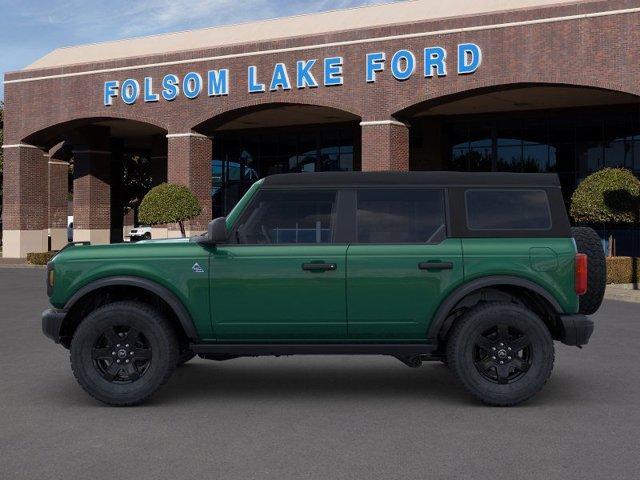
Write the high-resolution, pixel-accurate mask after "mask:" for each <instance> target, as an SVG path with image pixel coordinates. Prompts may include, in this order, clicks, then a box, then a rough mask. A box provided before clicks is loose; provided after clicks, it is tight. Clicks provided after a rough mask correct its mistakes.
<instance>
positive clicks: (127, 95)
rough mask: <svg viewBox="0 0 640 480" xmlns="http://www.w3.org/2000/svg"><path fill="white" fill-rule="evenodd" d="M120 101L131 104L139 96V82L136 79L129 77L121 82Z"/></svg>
mask: <svg viewBox="0 0 640 480" xmlns="http://www.w3.org/2000/svg"><path fill="white" fill-rule="evenodd" d="M120 95H121V96H122V101H123V102H124V103H126V104H127V105H133V104H134V103H136V100H138V97H139V96H140V84H139V83H138V81H137V80H134V79H133V78H129V79H127V80H125V81H124V82H122V89H121V90H120Z"/></svg>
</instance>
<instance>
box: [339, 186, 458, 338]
mask: <svg viewBox="0 0 640 480" xmlns="http://www.w3.org/2000/svg"><path fill="white" fill-rule="evenodd" d="M355 197H356V205H355V210H356V212H355V224H356V228H355V230H356V232H355V236H356V241H355V242H354V243H352V244H351V245H350V246H349V249H348V252H347V311H348V324H349V336H350V338H352V339H361V340H369V341H371V340H380V341H384V340H396V341H397V340H410V341H419V340H425V339H426V333H427V330H428V327H429V324H430V321H431V318H432V316H433V314H434V312H435V310H436V309H437V308H438V306H439V304H440V302H441V301H442V300H443V299H444V298H445V297H446V294H447V293H448V292H449V291H450V290H451V289H452V288H454V287H455V285H456V284H458V283H459V282H460V281H461V280H462V277H463V262H462V247H461V241H460V239H453V238H447V221H446V215H445V210H446V208H445V204H446V197H445V191H444V189H439V188H402V189H398V188H380V187H375V188H374V187H371V188H362V189H358V190H356V191H355Z"/></svg>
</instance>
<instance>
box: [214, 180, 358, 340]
mask: <svg viewBox="0 0 640 480" xmlns="http://www.w3.org/2000/svg"><path fill="white" fill-rule="evenodd" d="M337 197H338V195H337V192H336V190H324V189H318V190H312V191H309V190H305V191H296V190H291V189H287V190H269V189H263V190H260V191H259V192H258V193H257V194H256V197H255V198H254V199H253V200H252V202H251V204H250V205H248V206H247V208H246V210H245V212H244V213H243V215H242V216H241V217H240V218H239V220H238V222H237V224H236V225H234V227H233V230H232V237H233V238H232V241H233V242H234V243H231V244H228V245H218V246H217V247H216V248H215V249H214V251H213V253H212V256H211V287H210V288H211V312H212V320H213V329H214V334H215V336H216V338H218V339H219V340H223V341H224V340H227V341H232V340H250V341H262V340H265V341H268V340H272V341H296V340H306V341H314V340H318V341H322V340H330V339H336V338H341V337H345V336H346V335H347V324H346V320H347V319H346V299H345V288H346V285H345V282H346V251H347V245H346V243H345V244H338V243H337V242H336V228H335V225H336V221H337Z"/></svg>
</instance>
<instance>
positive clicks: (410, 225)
mask: <svg viewBox="0 0 640 480" xmlns="http://www.w3.org/2000/svg"><path fill="white" fill-rule="evenodd" d="M357 223H358V243H438V242H440V241H442V240H443V239H444V238H445V237H446V227H445V214H444V195H443V191H442V190H438V189H404V190H393V189H388V188H386V189H371V190H360V191H359V192H358V210H357Z"/></svg>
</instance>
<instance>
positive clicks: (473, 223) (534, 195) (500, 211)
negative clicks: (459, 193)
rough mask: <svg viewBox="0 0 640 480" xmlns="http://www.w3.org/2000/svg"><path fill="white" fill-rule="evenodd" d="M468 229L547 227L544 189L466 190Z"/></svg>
mask: <svg viewBox="0 0 640 480" xmlns="http://www.w3.org/2000/svg"><path fill="white" fill-rule="evenodd" d="M465 200H466V204H467V226H468V228H469V230H550V229H551V210H550V209H549V199H548V198H547V192H545V191H544V190H525V189H513V190H489V189H487V190H467V191H466V193H465Z"/></svg>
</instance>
